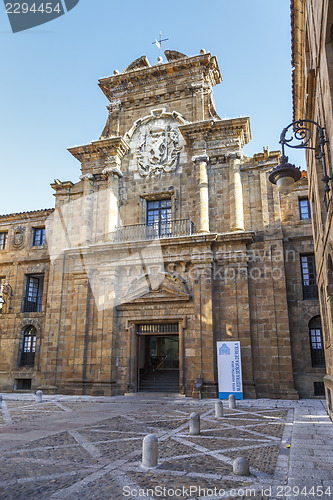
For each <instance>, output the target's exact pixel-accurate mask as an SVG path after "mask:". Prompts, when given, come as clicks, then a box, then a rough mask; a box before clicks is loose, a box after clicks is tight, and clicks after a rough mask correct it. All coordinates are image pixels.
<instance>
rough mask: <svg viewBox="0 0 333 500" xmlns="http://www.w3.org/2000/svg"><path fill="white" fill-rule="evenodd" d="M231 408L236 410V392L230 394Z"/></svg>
mask: <svg viewBox="0 0 333 500" xmlns="http://www.w3.org/2000/svg"><path fill="white" fill-rule="evenodd" d="M229 408H230V409H231V410H234V409H235V408H236V398H235V395H234V394H230V396H229Z"/></svg>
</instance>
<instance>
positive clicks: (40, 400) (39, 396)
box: [36, 391, 43, 403]
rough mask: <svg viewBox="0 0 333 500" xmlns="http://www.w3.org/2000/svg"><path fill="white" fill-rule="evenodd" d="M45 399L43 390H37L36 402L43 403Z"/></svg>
mask: <svg viewBox="0 0 333 500" xmlns="http://www.w3.org/2000/svg"><path fill="white" fill-rule="evenodd" d="M42 399H43V391H37V392H36V402H37V403H41V402H42Z"/></svg>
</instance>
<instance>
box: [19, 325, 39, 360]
mask: <svg viewBox="0 0 333 500" xmlns="http://www.w3.org/2000/svg"><path fill="white" fill-rule="evenodd" d="M35 352H36V328H35V327H34V326H27V327H26V328H25V329H24V332H23V346H22V351H21V359H20V366H34V364H35Z"/></svg>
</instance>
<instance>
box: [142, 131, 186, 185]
mask: <svg viewBox="0 0 333 500" xmlns="http://www.w3.org/2000/svg"><path fill="white" fill-rule="evenodd" d="M180 151H181V148H180V147H179V133H178V129H177V128H176V127H173V126H172V125H170V124H167V125H165V126H164V125H159V124H158V125H157V124H155V125H153V126H151V127H149V128H148V127H147V128H146V127H145V129H144V130H143V131H142V133H141V136H140V139H139V146H138V150H137V158H138V168H139V173H140V175H141V177H157V176H160V175H162V174H167V173H170V172H174V171H175V170H176V169H177V167H178V164H179V156H180Z"/></svg>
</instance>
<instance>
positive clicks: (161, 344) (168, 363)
mask: <svg viewBox="0 0 333 500" xmlns="http://www.w3.org/2000/svg"><path fill="white" fill-rule="evenodd" d="M141 326H143V325H141ZM150 326H151V325H150ZM153 326H155V327H158V326H159V327H161V326H163V325H153ZM168 326H169V325H168ZM155 329H156V330H157V328H155ZM160 329H162V328H160ZM138 333H139V336H138V390H139V391H140V392H177V393H178V392H179V337H178V334H176V333H172V334H169V335H168V334H166V333H164V332H158V331H155V332H145V333H144V334H142V333H141V332H140V331H139V332H138ZM147 333H148V335H147ZM149 333H152V334H150V335H149Z"/></svg>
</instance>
